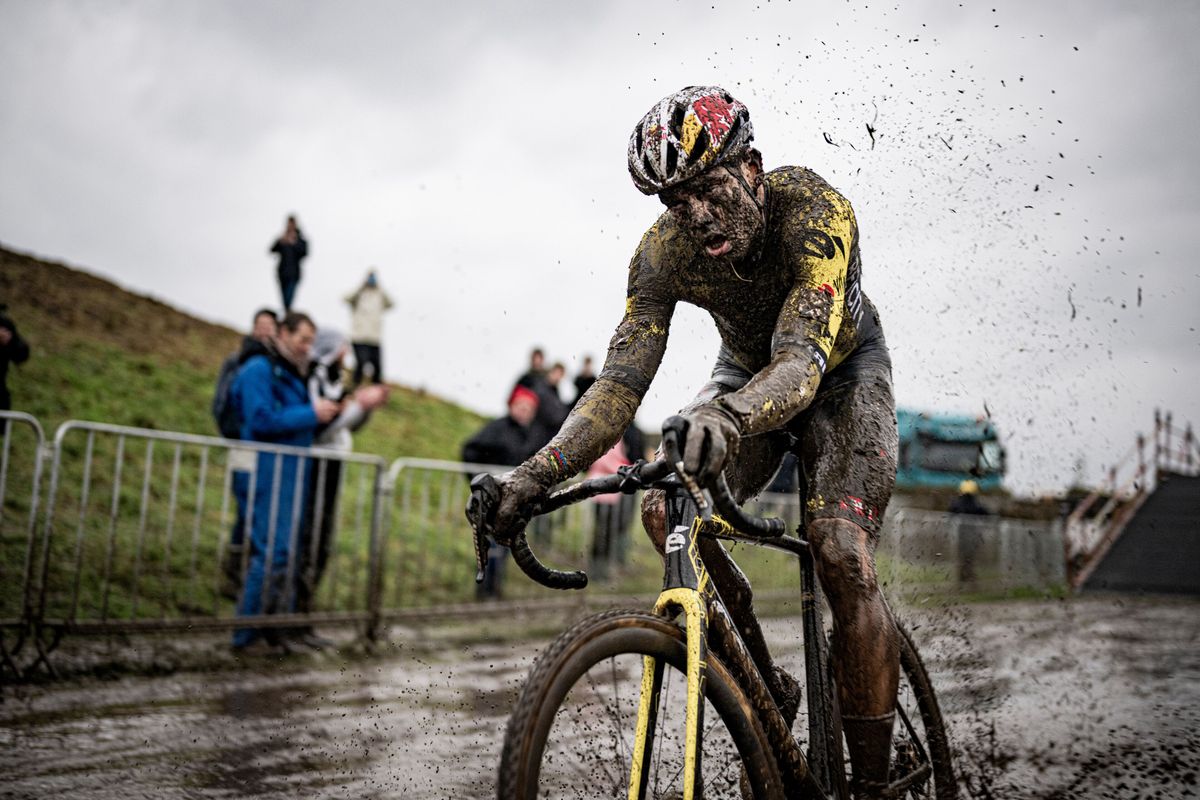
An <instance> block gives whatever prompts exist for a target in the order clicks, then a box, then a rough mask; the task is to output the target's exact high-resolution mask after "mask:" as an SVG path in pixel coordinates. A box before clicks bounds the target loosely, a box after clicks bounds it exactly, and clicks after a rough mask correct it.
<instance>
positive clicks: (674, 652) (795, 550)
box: [468, 417, 958, 800]
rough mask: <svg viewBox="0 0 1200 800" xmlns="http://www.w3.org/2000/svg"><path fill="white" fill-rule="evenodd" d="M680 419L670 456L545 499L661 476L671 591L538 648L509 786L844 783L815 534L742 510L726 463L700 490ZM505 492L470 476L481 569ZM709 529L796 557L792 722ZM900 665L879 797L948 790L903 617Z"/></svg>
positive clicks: (548, 572) (564, 585)
mask: <svg viewBox="0 0 1200 800" xmlns="http://www.w3.org/2000/svg"><path fill="white" fill-rule="evenodd" d="M681 425H682V420H680V418H678V417H672V418H671V419H669V420H667V422H666V423H664V426H663V450H664V453H665V459H664V460H659V461H654V462H650V463H646V462H641V461H639V462H638V463H637V464H634V465H631V466H629V467H624V468H622V469H621V470H620V471H619V472H618V473H617V474H616V475H611V476H606V477H604V478H597V479H593V480H587V481H583V482H581V483H577V484H574V485H572V486H569V487H567V488H565V489H562V490H560V491H558V492H556V493H554V494H552V495H551V496H550V497H549V498H548V500H547V501H546V502H545V503H544V504H543V505H542V506H541V507H540V508H539V509H537V513H538V514H546V513H549V512H551V511H553V510H555V509H558V508H562V507H564V506H567V505H570V504H573V503H577V502H579V501H581V500H584V499H586V498H589V497H594V496H596V495H599V494H607V493H611V492H623V493H626V494H632V493H634V492H636V491H638V490H641V489H651V488H655V489H664V490H665V491H666V495H667V515H668V527H667V531H669V533H668V536H667V540H666V547H665V550H666V558H665V573H664V577H663V591H662V593H661V594H660V595H659V597H658V600H657V602H656V603H655V604H654V608H653V610H652V611H650V612H644V611H606V612H603V613H600V614H597V615H595V616H592V617H589V618H587V619H584V620H582V621H581V622H578V623H576V624H575V625H573V626H572V627H571V628H570V629H568V630H567V631H566V632H564V633H563V634H562V635H560V636H559V637H558V639H556V640H555V641H554V642H553V643H552V644H551V645H550V646H549V647H548V648H547V649H546V650H545V651H544V652H543V653H542V654H541V656H540V657H539V658H538V660H537V662H536V664H535V665H534V668H533V671H532V672H531V673H530V675H529V678H528V680H527V681H526V683H525V686H524V689H523V690H522V692H521V695H520V698H519V699H518V700H517V703H516V706H515V707H514V709H513V712H512V716H511V717H510V718H509V722H508V729H507V733H506V735H505V739H504V748H503V752H502V755H501V759H500V774H499V784H498V796H499V797H500V798H501V800H510V799H515V800H533V798H543V797H545V798H561V797H589V798H594V797H606V798H607V797H612V798H618V797H620V798H626V797H627V798H630V800H643V799H644V798H680V797H682V798H684V800H693V798H694V799H695V800H700V798H722V797H729V798H748V797H753V798H781V797H789V798H791V797H796V798H835V799H836V800H848V799H849V797H850V791H849V787H848V784H849V781H848V776H847V771H848V767H849V763H848V759H847V757H846V753H845V746H844V742H843V738H842V732H841V721H840V716H839V712H838V703H837V692H836V687H835V686H834V685H833V679H832V672H831V670H830V665H829V643H828V640H827V637H826V633H825V629H824V625H823V622H822V613H821V604H820V600H819V596H818V592H817V586H818V584H817V581H816V576H815V573H814V566H813V557H812V554H811V553H810V551H809V547H808V543H807V542H806V541H805V540H804V539H803V538H800V537H798V536H791V535H785V533H784V530H785V524H784V522H783V520H781V519H775V518H759V517H754V516H750V515H747V514H745V513H744V512H743V511H742V510H741V509H740V508H739V507H738V505H737V504H736V503H735V502H734V500H733V497H732V495H731V494H730V492H729V487H728V485H727V483H726V481H725V478H724V476H721V477H720V478H719V479H718V480H717V481H716V482H715V483H714V485H713V486H712V487H709V491H702V490H701V487H698V486H697V485H696V484H695V482H694V481H693V480H692V479H691V478H690V477H689V476H687V475H686V474H684V472H683V469H682V463H681V462H680V459H679V456H678V449H679V448H678V442H679V440H680V435H679V432H680V430H681ZM710 499H711V502H710ZM498 500H499V491H498V487H497V484H496V482H495V480H494V479H493V478H492V477H491V476H490V475H481V476H478V477H477V478H476V479H475V480H474V481H473V482H472V500H471V505H470V506H469V508H468V516H469V517H470V518H471V522H472V525H473V527H474V528H475V544H476V555H477V557H478V558H479V564H480V570H481V571H482V568H483V564H485V563H486V553H487V544H488V543H487V538H486V536H485V535H484V534H483V531H484V529H485V528H486V522H487V521H488V520H490V519H491V518H492V514H493V513H494V510H495V506H496V504H497V502H498ZM713 506H715V508H716V511H717V512H718V514H717V515H714V514H713V513H712V511H713ZM481 523H482V524H481ZM703 536H712V537H716V538H719V539H723V540H728V541H733V542H746V543H753V544H759V545H763V546H766V547H769V548H772V549H774V550H777V551H780V552H784V553H787V554H789V555H791V556H794V557H795V558H797V559H798V560H799V562H800V581H801V587H800V588H801V614H802V618H803V625H802V628H803V642H804V666H805V669H804V672H805V687H806V690H805V692H804V697H805V700H806V707H807V717H806V718H805V717H804V716H803V715H802V717H801V720H799V721H797V727H798V728H801V730H800V731H799V732H798V733H796V734H793V732H792V731H791V730H789V727H788V725H787V724H786V723H785V721H784V718H783V716H782V714H781V712H780V710H779V707H778V706H777V705H776V704H775V701H774V700H773V699H772V697H771V693H770V691H769V690H768V688H767V685H766V683H765V682H764V680H763V678H762V675H761V674H760V672H759V669H758V667H757V666H756V665H755V662H754V660H753V658H752V657H751V655H750V652H749V650H748V649H747V647H746V644H745V643H744V642H743V640H742V637H741V636H740V635H739V633H738V631H737V629H736V627H735V626H734V624H733V622H732V619H731V617H730V615H729V612H728V611H727V610H726V609H725V606H724V605H723V604H722V602H721V597H720V593H719V587H717V586H714V585H713V582H712V581H711V580H710V579H709V575H708V572H707V570H706V569H705V566H704V563H703V560H702V559H701V557H700V554H699V548H698V547H697V538H698V537H703ZM512 553H513V558H514V561H516V563H517V564H518V566H520V567H521V569H522V571H523V572H525V574H527V575H528V576H529V577H530V578H532V579H533V580H535V581H537V582H538V583H541V584H543V585H545V586H548V587H551V588H555V589H580V588H583V587H584V586H586V585H587V575H586V574H584V573H583V572H563V571H558V570H553V569H550V568H548V567H546V566H545V565H544V564H542V563H541V562H540V561H539V560H538V559H537V557H536V556H535V555H534V554H533V552H532V551H531V550H530V548H529V545H528V543H527V542H526V541H525V538H524V536H523V535H520V536H517V537H516V539H515V540H514V541H513V543H512ZM900 664H901V678H900V690H899V692H898V696H897V704H896V716H897V725H896V730H895V732H894V734H893V748H892V770H891V777H890V784H889V787H888V789H887V795H886V796H888V797H895V798H910V797H911V798H934V800H952V798H956V797H957V796H958V795H957V785H956V782H955V777H954V769H953V765H952V763H951V756H950V746H949V742H948V740H947V738H946V732H945V727H944V725H943V722H942V715H941V712H940V710H939V708H938V703H937V698H936V696H935V695H934V691H933V686H932V684H931V683H930V681H929V676H928V674H927V673H926V671H925V667H924V665H923V664H922V663H921V659H920V656H919V655H918V653H917V650H916V647H915V646H914V645H913V643H912V639H911V637H910V636H909V635H908V633H907V632H906V631H905V630H904V629H903V628H900ZM712 712H715V713H712ZM803 722H806V725H803V724H802V723H803ZM805 742H807V747H805V745H804V743H805Z"/></svg>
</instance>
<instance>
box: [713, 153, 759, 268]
mask: <svg viewBox="0 0 1200 800" xmlns="http://www.w3.org/2000/svg"><path fill="white" fill-rule="evenodd" d="M721 166H723V167H724V168H725V170H726V171H727V172H728V173H729V174H730V175H732V176H733V177H734V178H736V179H737V182H738V183H740V184H741V185H742V188H743V189H745V190H746V194H748V195H750V199H751V200H752V201H754V207H755V208H757V209H758V213H759V214H760V215H761V216H762V229H761V230H760V231H759V235H758V238H759V241H758V242H757V243H756V244H757V245H758V246H757V247H756V248H755V250H754V253H753V254H752V255H751V256H750V264H751V265H752V266H756V265H757V264H758V259H759V257H760V256H761V255H762V245H763V242H762V240H763V239H764V238H765V237H766V233H767V211H766V208H765V206H764V205H763V202H762V201H761V200H759V199H758V193H757V192H755V191H754V189H752V188H751V187H750V182H749V181H747V180H746V176H745V175H743V174H742V170H741V168H740V167H731V166H729V165H728V164H722V165H721ZM762 187H763V193H764V195H765V194H766V192H767V185H766V183H765V182H764V183H763V184H762ZM733 274H734V275H737V277H738V278H739V279H741V280H743V281H746V282H747V283H750V279H749V278H743V277H742V276H741V275H738V271H737V270H736V269H734V271H733Z"/></svg>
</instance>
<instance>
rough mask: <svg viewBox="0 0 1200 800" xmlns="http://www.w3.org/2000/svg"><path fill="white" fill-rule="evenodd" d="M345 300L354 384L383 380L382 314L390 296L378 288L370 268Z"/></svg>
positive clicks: (390, 301)
mask: <svg viewBox="0 0 1200 800" xmlns="http://www.w3.org/2000/svg"><path fill="white" fill-rule="evenodd" d="M346 302H347V303H348V304H349V305H350V341H351V342H353V343H354V362H355V365H354V385H355V386H359V385H361V384H362V382H363V381H364V379H365V380H366V382H367V383H383V354H382V352H381V351H380V346H381V343H382V341H383V315H384V312H386V311H387V310H388V309H390V308H391V307H392V306H393V303H392V298H390V297H388V296H387V293H386V292H384V291H383V289H381V288H379V276H378V275H376V274H375V270H374V269H372V270H371V271H370V272H368V273H367V279H366V280H365V281H363V285H362V286H360V287H358V290H357V291H355V292H354V293H353V294H351V295H347V297H346Z"/></svg>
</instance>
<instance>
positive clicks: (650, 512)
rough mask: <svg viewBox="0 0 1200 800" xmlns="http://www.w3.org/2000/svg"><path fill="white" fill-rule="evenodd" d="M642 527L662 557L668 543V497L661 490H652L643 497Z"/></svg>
mask: <svg viewBox="0 0 1200 800" xmlns="http://www.w3.org/2000/svg"><path fill="white" fill-rule="evenodd" d="M642 526H643V527H644V528H645V529H646V535H647V536H649V537H650V541H651V542H653V543H654V549H656V550H658V553H659V555H662V554H663V553H664V552H665V551H666V542H667V495H666V493H665V492H664V491H662V490H661V489H651V490H649V491H648V492H646V493H645V494H644V495H643V496H642Z"/></svg>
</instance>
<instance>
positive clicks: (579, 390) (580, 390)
mask: <svg viewBox="0 0 1200 800" xmlns="http://www.w3.org/2000/svg"><path fill="white" fill-rule="evenodd" d="M595 382H596V370H595V369H594V368H593V367H592V357H591V356H584V357H583V367H582V368H581V369H580V370H579V374H578V375H576V376H575V399H574V400H572V401H571V405H572V406H574V405H575V404H576V403H578V402H579V400H580V398H581V397H583V395H584V392H586V391H587V390H588V389H590V388H592V384H593V383H595Z"/></svg>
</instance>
